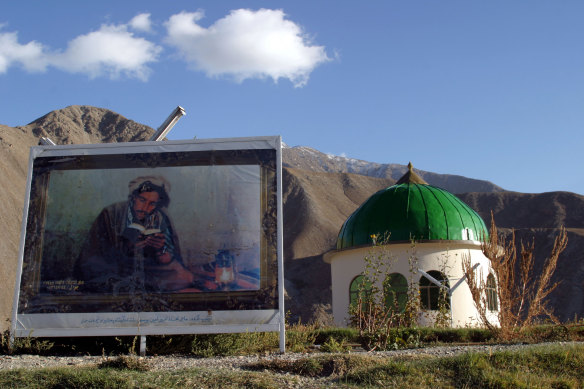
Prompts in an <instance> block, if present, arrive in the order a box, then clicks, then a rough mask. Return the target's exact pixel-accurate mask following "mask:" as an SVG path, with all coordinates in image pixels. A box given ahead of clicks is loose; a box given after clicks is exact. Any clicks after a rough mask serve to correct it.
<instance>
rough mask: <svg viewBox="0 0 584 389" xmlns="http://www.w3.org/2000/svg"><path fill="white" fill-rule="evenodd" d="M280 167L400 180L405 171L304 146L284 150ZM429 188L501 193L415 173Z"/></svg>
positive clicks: (482, 184) (476, 183)
mask: <svg viewBox="0 0 584 389" xmlns="http://www.w3.org/2000/svg"><path fill="white" fill-rule="evenodd" d="M282 154H283V157H282V159H283V162H282V163H283V165H284V166H289V167H293V168H296V169H302V170H307V171H311V172H325V173H354V174H360V175H363V176H368V177H376V178H388V179H392V180H395V181H397V180H399V178H400V177H401V176H403V175H404V174H405V173H406V172H407V171H408V167H407V166H406V165H399V164H395V163H390V164H381V163H375V162H368V161H363V160H359V159H353V158H346V157H340V156H336V155H330V154H325V153H321V152H320V151H318V150H315V149H313V148H310V147H306V146H295V147H288V146H285V147H283V151H282ZM414 170H415V171H416V173H417V174H418V175H419V176H420V177H422V178H423V179H424V180H425V181H426V182H427V183H429V184H430V185H434V186H438V187H440V188H444V189H446V190H448V191H449V192H452V193H466V192H502V191H503V189H502V188H501V187H499V186H497V185H495V184H493V183H491V182H489V181H484V180H476V179H473V178H467V177H462V176H457V175H452V174H438V173H432V172H427V171H424V170H418V169H414Z"/></svg>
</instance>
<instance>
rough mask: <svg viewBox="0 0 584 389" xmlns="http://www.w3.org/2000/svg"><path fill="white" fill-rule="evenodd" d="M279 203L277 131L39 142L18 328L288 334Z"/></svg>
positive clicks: (26, 332)
mask: <svg viewBox="0 0 584 389" xmlns="http://www.w3.org/2000/svg"><path fill="white" fill-rule="evenodd" d="M281 207H282V199H281V140H280V138H279V137H255V138H232V139H210V140H192V141H168V142H139V143H117V144H104V145H67V146H38V147H33V148H32V149H31V155H30V161H29V176H28V180H27V199H26V202H25V209H24V215H23V216H24V217H23V227H22V234H21V236H22V237H21V244H20V255H19V264H20V268H19V273H18V276H17V285H16V289H15V299H14V310H13V321H12V329H13V332H12V333H13V334H14V335H15V336H30V335H31V334H32V335H33V336H90V335H91V336H93V335H152V334H184V333H213V332H244V331H279V330H280V329H281V328H282V326H283V323H284V320H283V316H284V315H283V285H282V284H283V282H282V280H283V273H282V272H283V265H282V263H283V260H282V221H281V220H282V209H281ZM282 330H283V328H282Z"/></svg>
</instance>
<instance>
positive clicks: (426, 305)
mask: <svg viewBox="0 0 584 389" xmlns="http://www.w3.org/2000/svg"><path fill="white" fill-rule="evenodd" d="M428 275H429V276H430V277H432V278H434V279H435V280H436V281H439V282H440V283H441V284H442V285H444V286H445V287H447V288H450V284H449V283H448V279H447V278H446V276H444V274H442V273H441V272H439V271H436V270H430V271H429V272H428ZM441 298H442V299H445V300H444V303H445V304H446V307H447V308H448V309H450V298H449V296H448V294H447V293H446V291H445V290H444V291H443V292H442V293H441V292H440V287H439V286H438V285H436V284H435V283H433V282H432V281H430V280H429V279H428V278H426V276H422V278H420V307H421V308H422V309H429V310H432V311H437V310H438V309H439V306H440V304H439V302H440V299H441Z"/></svg>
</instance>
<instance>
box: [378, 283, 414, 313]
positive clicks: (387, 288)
mask: <svg viewBox="0 0 584 389" xmlns="http://www.w3.org/2000/svg"><path fill="white" fill-rule="evenodd" d="M383 291H384V293H385V306H386V307H387V308H389V309H396V308H397V311H398V312H403V311H405V310H406V302H407V301H408V280H406V277H404V276H403V275H401V274H400V273H391V274H390V275H388V276H387V278H386V279H385V283H384V284H383Z"/></svg>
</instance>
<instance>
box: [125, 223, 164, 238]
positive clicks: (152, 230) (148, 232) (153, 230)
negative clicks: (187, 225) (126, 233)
mask: <svg viewBox="0 0 584 389" xmlns="http://www.w3.org/2000/svg"><path fill="white" fill-rule="evenodd" d="M128 228H134V229H136V230H138V231H140V233H141V234H142V235H152V234H158V233H160V232H162V231H161V230H160V228H146V227H144V226H143V225H142V224H138V223H132V224H130V225H129V226H128Z"/></svg>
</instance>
